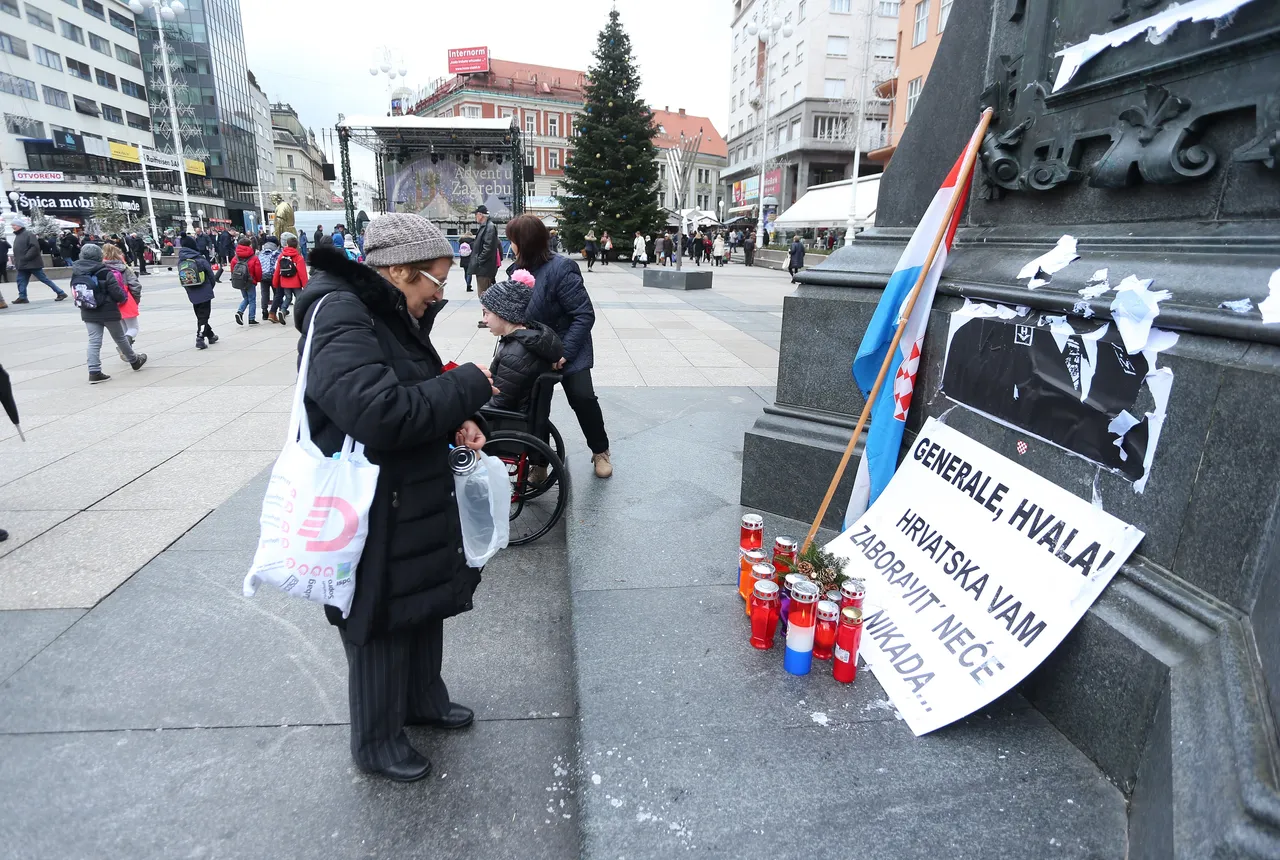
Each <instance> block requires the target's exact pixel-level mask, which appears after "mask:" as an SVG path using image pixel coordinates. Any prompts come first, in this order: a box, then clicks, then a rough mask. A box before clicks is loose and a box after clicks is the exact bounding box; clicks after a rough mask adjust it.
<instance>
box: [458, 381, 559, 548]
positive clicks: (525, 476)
mask: <svg viewBox="0 0 1280 860" xmlns="http://www.w3.org/2000/svg"><path fill="white" fill-rule="evenodd" d="M559 382H560V374H558V373H544V374H542V375H540V376H539V377H538V378H537V379H536V380H534V384H533V392H532V394H531V395H530V397H529V408H528V411H526V412H511V411H508V410H506V409H493V408H491V407H487V406H486V407H484V408H483V409H481V410H480V417H481V418H483V419H484V422H485V424H487V425H488V426H487V427H483V428H482V429H483V430H484V432H485V438H486V442H485V446H484V453H486V454H488V455H490V456H493V457H497V458H498V459H499V460H501V461H502V462H503V463H505V464H506V466H507V475H508V476H509V478H510V480H511V540H510V546H521V545H523V544H528V543H533V542H534V541H536V540H537V539H538V538H540V537H542V536H543V535H545V534H546V533H547V532H549V531H551V529H552V528H554V527H555V524H556V523H558V522H559V521H560V518H561V517H562V516H564V511H565V507H567V505H568V503H569V470H568V469H567V468H566V467H565V465H564V457H565V452H564V439H563V438H562V437H561V436H560V431H559V430H557V429H556V426H555V425H554V424H552V423H551V399H552V395H554V394H555V390H556V385H557V384H558V383H559Z"/></svg>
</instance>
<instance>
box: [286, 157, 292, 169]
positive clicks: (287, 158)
mask: <svg viewBox="0 0 1280 860" xmlns="http://www.w3.org/2000/svg"><path fill="white" fill-rule="evenodd" d="M284 158H285V161H286V162H287V163H288V165H289V167H290V169H292V168H293V156H292V155H286V156H285V157H284Z"/></svg>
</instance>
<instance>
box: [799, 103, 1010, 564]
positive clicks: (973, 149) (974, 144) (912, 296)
mask: <svg viewBox="0 0 1280 860" xmlns="http://www.w3.org/2000/svg"><path fill="white" fill-rule="evenodd" d="M992 115H993V111H992V109H991V108H987V109H986V110H984V111H983V112H982V119H981V120H980V121H979V122H978V127H977V129H976V130H975V131H974V133H973V136H972V137H971V138H969V146H968V149H967V150H966V152H965V159H964V162H963V163H962V164H961V165H960V174H959V175H958V176H957V177H956V193H955V194H953V195H952V197H951V202H950V203H949V204H947V214H946V217H945V218H943V219H942V224H941V226H939V227H938V235H936V236H934V238H933V244H932V245H931V246H930V247H929V254H928V256H927V257H925V260H924V267H923V268H922V269H921V270H920V277H918V278H917V279H916V285H915V286H914V287H912V288H911V292H910V293H908V294H907V299H906V301H905V302H903V305H902V311H901V316H902V318H901V319H900V320H898V330H897V331H896V332H894V333H893V340H892V341H891V342H890V343H889V352H888V353H886V355H885V357H884V363H882V364H881V365H880V374H879V376H877V377H876V381H875V384H874V385H872V386H871V391H870V392H868V394H867V402H866V403H865V404H863V406H862V414H861V415H860V416H859V417H858V426H857V427H855V428H854V430H853V436H852V437H851V438H850V439H849V444H848V445H846V446H845V449H844V455H843V456H842V457H841V458H840V465H839V466H837V467H836V473H835V475H834V476H833V477H832V478H831V485H830V486H828V487H827V494H826V495H825V496H823V498H822V505H821V506H820V507H819V508H818V515H817V516H816V517H814V519H813V525H811V526H810V527H809V534H808V535H807V536H806V537H805V539H804V544H803V546H801V547H800V552H801V553H804V552H805V551H806V550H807V549H809V545H810V544H812V543H813V539H814V537H815V536H816V535H817V534H818V528H819V527H820V526H821V524H822V518H823V517H825V516H826V515H827V508H828V507H829V506H830V505H831V499H832V497H834V496H835V494H836V487H837V486H838V485H839V483H840V479H841V478H843V477H844V470H845V469H846V468H847V467H848V465H849V458H850V457H851V456H853V449H854V446H855V445H857V444H858V439H859V438H860V437H861V436H862V429H863V428H864V427H865V426H866V424H867V421H868V419H870V417H871V407H872V406H874V405H875V402H876V396H877V395H879V393H880V389H881V387H882V386H883V385H884V379H885V377H886V376H887V375H888V373H889V367H890V365H892V364H893V361H894V357H895V356H896V355H897V353H898V343H899V341H901V340H902V332H903V330H905V329H906V327H907V321H908V320H909V319H911V312H912V311H913V310H915V306H916V299H918V298H919V297H920V290H921V288H922V287H923V286H924V279H925V278H927V277H929V270H930V269H932V268H933V260H934V258H935V257H937V256H938V248H940V247H942V243H943V241H944V240H945V239H946V237H947V230H949V229H950V228H951V219H952V218H953V217H955V213H956V209H957V208H959V207H960V206H962V205H963V202H964V198H965V197H966V196H968V195H966V194H963V193H961V189H963V188H965V186H966V185H967V184H968V182H969V177H970V175H972V173H973V164H974V162H975V161H976V160H977V158H978V148H979V147H980V146H981V145H982V138H983V136H984V135H985V134H986V133H987V126H989V125H990V124H991V117H992Z"/></svg>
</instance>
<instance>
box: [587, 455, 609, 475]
mask: <svg viewBox="0 0 1280 860" xmlns="http://www.w3.org/2000/svg"><path fill="white" fill-rule="evenodd" d="M591 464H592V465H593V466H595V467H596V477H597V478H609V477H612V476H613V463H612V462H610V460H609V452H608V451H605V452H604V453H603V454H595V455H593V456H592V457H591Z"/></svg>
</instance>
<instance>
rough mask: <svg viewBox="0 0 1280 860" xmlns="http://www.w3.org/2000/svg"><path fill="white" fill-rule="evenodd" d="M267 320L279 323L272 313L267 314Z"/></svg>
mask: <svg viewBox="0 0 1280 860" xmlns="http://www.w3.org/2000/svg"><path fill="white" fill-rule="evenodd" d="M267 319H268V320H269V321H271V322H280V320H278V319H276V315H275V314H272V313H269V314H267Z"/></svg>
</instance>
